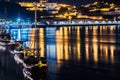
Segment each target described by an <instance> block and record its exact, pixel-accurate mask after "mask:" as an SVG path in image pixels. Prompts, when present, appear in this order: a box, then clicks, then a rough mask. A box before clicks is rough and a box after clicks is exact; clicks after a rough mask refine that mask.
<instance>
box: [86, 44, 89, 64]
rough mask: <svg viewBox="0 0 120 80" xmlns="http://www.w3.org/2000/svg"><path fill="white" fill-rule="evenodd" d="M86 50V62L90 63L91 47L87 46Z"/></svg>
mask: <svg viewBox="0 0 120 80" xmlns="http://www.w3.org/2000/svg"><path fill="white" fill-rule="evenodd" d="M85 48H86V61H87V62H88V61H89V45H88V44H86V45H85Z"/></svg>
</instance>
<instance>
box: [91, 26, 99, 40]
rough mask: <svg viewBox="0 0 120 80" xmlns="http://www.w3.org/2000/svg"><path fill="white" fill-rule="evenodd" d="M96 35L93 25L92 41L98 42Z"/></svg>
mask: <svg viewBox="0 0 120 80" xmlns="http://www.w3.org/2000/svg"><path fill="white" fill-rule="evenodd" d="M96 35H97V28H96V26H94V27H93V39H92V41H93V42H98V39H97V36H96Z"/></svg>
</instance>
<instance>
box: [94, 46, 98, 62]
mask: <svg viewBox="0 0 120 80" xmlns="http://www.w3.org/2000/svg"><path fill="white" fill-rule="evenodd" d="M93 58H94V62H95V63H97V62H98V46H97V44H93Z"/></svg>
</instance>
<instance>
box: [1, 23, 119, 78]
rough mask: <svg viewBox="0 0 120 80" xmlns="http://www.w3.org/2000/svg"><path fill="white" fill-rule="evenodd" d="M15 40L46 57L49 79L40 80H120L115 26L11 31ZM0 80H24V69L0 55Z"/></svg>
mask: <svg viewBox="0 0 120 80" xmlns="http://www.w3.org/2000/svg"><path fill="white" fill-rule="evenodd" d="M9 32H10V33H11V37H12V39H13V40H15V39H20V40H22V41H23V42H24V43H23V46H24V47H30V48H34V47H35V44H36V43H37V45H38V47H39V48H41V50H40V52H39V54H40V56H41V57H46V60H47V63H48V67H47V69H48V71H47V76H46V78H40V79H38V80H73V79H74V80H120V28H119V27H116V26H109V25H107V26H102V25H99V26H62V27H42V28H39V29H38V36H37V38H38V39H37V42H34V41H35V36H36V35H35V29H34V28H31V29H29V28H24V29H11V30H9ZM0 80H24V76H23V73H22V65H20V64H17V63H16V62H15V61H14V58H13V55H12V54H9V53H8V52H6V51H5V52H4V51H1V52H0Z"/></svg>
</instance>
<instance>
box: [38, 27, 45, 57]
mask: <svg viewBox="0 0 120 80" xmlns="http://www.w3.org/2000/svg"><path fill="white" fill-rule="evenodd" d="M44 42H45V39H44V28H39V46H40V48H41V50H40V56H41V57H45V43H44Z"/></svg>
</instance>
